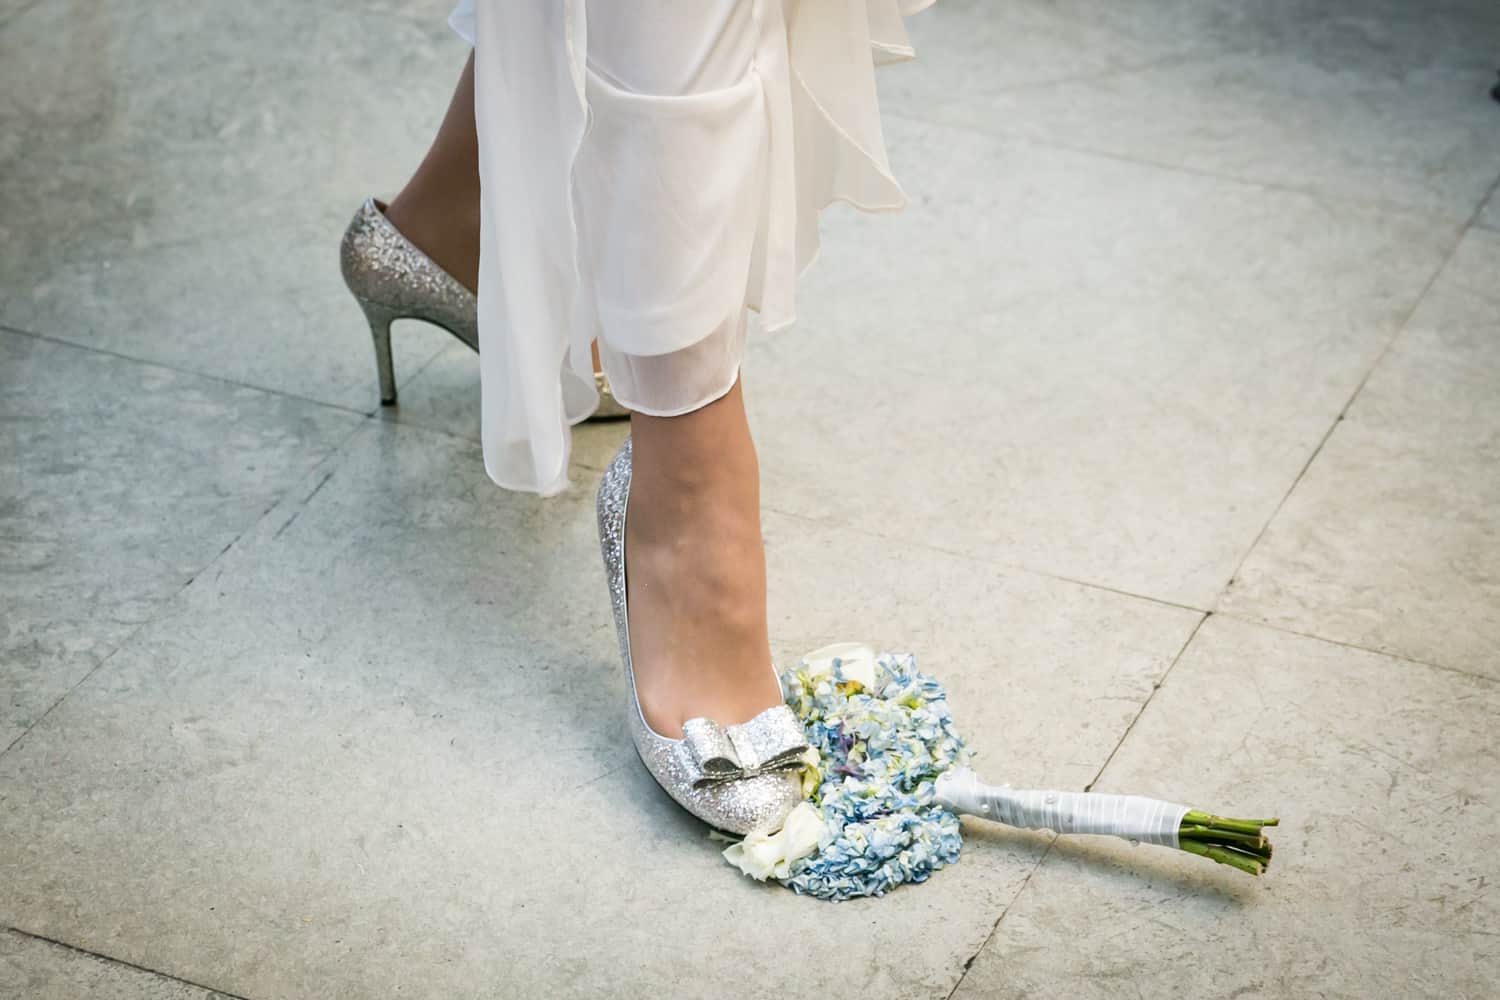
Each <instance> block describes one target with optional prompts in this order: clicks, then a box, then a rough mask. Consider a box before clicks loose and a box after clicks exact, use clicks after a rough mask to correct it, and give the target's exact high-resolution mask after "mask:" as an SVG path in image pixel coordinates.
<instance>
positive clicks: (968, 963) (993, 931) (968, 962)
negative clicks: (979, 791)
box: [948, 611, 1213, 1000]
mask: <svg viewBox="0 0 1500 1000" xmlns="http://www.w3.org/2000/svg"><path fill="white" fill-rule="evenodd" d="M1212 616H1213V612H1211V611H1205V612H1203V613H1202V617H1201V618H1199V619H1198V621H1197V623H1196V624H1194V625H1193V630H1192V631H1191V632H1189V633H1188V637H1187V638H1186V639H1185V640H1183V643H1182V646H1181V647H1180V648H1179V649H1178V650H1177V655H1176V656H1173V657H1172V662H1171V663H1169V664H1167V669H1166V670H1164V671H1162V675H1161V676H1160V677H1158V678H1157V679H1156V682H1155V683H1154V684H1153V685H1152V686H1151V693H1150V694H1148V695H1146V700H1145V701H1143V702H1141V707H1140V709H1139V710H1138V711H1137V712H1136V713H1135V716H1134V718H1132V719H1131V720H1130V722H1129V723H1128V724H1127V725H1126V726H1125V731H1124V732H1123V733H1121V734H1120V738H1119V740H1117V741H1116V742H1115V745H1114V748H1113V749H1112V750H1110V752H1109V756H1107V757H1105V758H1104V763H1103V764H1101V765H1099V770H1098V771H1096V772H1095V773H1094V778H1093V780H1092V781H1090V782H1089V783H1088V784H1087V785H1085V786H1084V788H1083V790H1084V791H1085V792H1087V791H1089V790H1091V789H1092V788H1093V787H1094V785H1096V784H1098V782H1099V779H1100V778H1101V777H1103V775H1104V771H1105V769H1106V768H1108V767H1109V762H1110V761H1112V760H1114V759H1115V754H1117V753H1119V751H1120V747H1122V746H1123V745H1124V744H1125V740H1126V739H1127V738H1129V736H1130V731H1131V730H1132V729H1134V728H1135V724H1136V723H1137V722H1139V721H1140V718H1141V716H1142V715H1144V714H1145V712H1146V708H1147V707H1148V706H1149V705H1150V704H1151V702H1152V700H1153V699H1154V698H1155V697H1156V692H1158V691H1160V690H1161V686H1162V685H1163V684H1165V683H1166V681H1167V677H1168V676H1169V675H1171V673H1172V670H1173V668H1174V667H1176V666H1177V664H1178V662H1179V661H1181V659H1182V657H1183V655H1184V654H1185V653H1187V651H1188V647H1189V646H1191V645H1192V644H1193V640H1194V639H1196V638H1197V637H1198V632H1199V630H1200V629H1202V628H1203V623H1204V622H1206V621H1208V619H1209V618H1211V617H1212ZM1056 844H1057V835H1056V834H1053V836H1052V839H1051V840H1050V841H1048V842H1047V849H1046V850H1044V851H1043V852H1042V856H1041V857H1040V858H1037V860H1036V864H1034V865H1032V866H1031V871H1029V872H1027V873H1026V877H1025V878H1023V879H1022V880H1021V886H1020V888H1018V889H1017V890H1016V894H1015V895H1014V896H1012V897H1011V900H1010V902H1009V903H1007V904H1006V905H1005V908H1004V909H1002V910H1001V911H1000V915H999V916H998V917H996V918H995V923H994V926H992V927H991V928H990V932H989V934H987V935H986V936H985V939H984V941H983V942H982V943H981V944H980V945H979V947H978V948H977V949H976V950H975V952H974V954H972V955H970V956H969V957H968V958H967V959H965V960H964V971H963V975H961V976H959V977H958V982H956V983H954V984H953V989H952V990H950V991H949V992H948V1000H953V995H954V994H955V993H957V992H958V989H959V987H960V986H962V985H963V982H964V980H965V979H966V978H968V975H969V970H970V969H971V968H972V967H973V965H974V962H975V960H976V959H978V958H979V956H980V955H981V954H982V953H983V952H984V949H986V948H988V947H989V945H990V942H991V941H993V940H994V939H995V935H997V934H999V933H1000V925H1001V924H1003V923H1004V922H1005V918H1006V915H1007V914H1009V913H1010V911H1011V907H1013V906H1015V905H1016V900H1018V899H1020V898H1021V894H1022V893H1023V892H1025V891H1026V888H1027V886H1029V885H1031V877H1032V876H1033V875H1035V874H1036V873H1037V871H1039V870H1040V869H1041V867H1042V865H1043V864H1045V863H1046V861H1047V858H1048V857H1050V856H1051V854H1052V848H1053V847H1054V846H1055V845H1056Z"/></svg>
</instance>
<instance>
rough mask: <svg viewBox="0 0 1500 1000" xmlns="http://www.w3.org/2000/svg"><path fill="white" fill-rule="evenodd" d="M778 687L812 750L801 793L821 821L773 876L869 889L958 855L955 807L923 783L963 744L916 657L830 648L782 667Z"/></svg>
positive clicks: (963, 759)
mask: <svg viewBox="0 0 1500 1000" xmlns="http://www.w3.org/2000/svg"><path fill="white" fill-rule="evenodd" d="M819 653H829V654H831V655H826V656H822V657H820V656H819ZM781 686H782V690H783V692H784V693H785V694H786V699H787V704H788V705H790V706H791V707H792V709H793V711H795V712H796V713H797V715H798V717H799V718H800V719H801V720H802V724H803V726H804V727H806V729H807V739H808V743H809V744H811V745H812V746H813V748H815V749H816V750H817V751H818V764H817V772H816V775H815V777H814V781H813V785H814V788H813V791H812V794H811V795H810V796H809V799H810V801H811V802H812V803H813V804H814V805H815V806H816V807H817V808H818V810H819V812H820V813H821V815H822V818H823V822H824V832H823V837H822V839H821V840H820V842H819V844H818V850H817V851H815V852H814V853H813V854H811V855H809V856H808V857H805V858H801V859H799V860H797V861H795V862H793V863H792V864H791V866H790V868H789V870H788V873H787V875H786V877H784V878H781V879H778V881H780V882H781V883H782V884H783V885H785V886H787V887H789V888H791V889H792V890H794V891H796V892H799V893H805V894H807V895H811V896H817V897H818V898H820V899H830V900H840V899H852V898H855V897H857V896H880V895H883V894H885V893H886V892H887V891H888V890H890V889H892V888H894V887H895V886H898V885H901V884H902V883H905V882H925V881H926V880H927V879H928V878H929V877H930V876H931V875H932V873H933V872H935V871H937V870H938V869H939V868H942V867H943V866H945V865H949V864H952V863H953V862H955V861H957V860H958V853H959V828H958V817H957V816H955V815H954V814H953V813H952V812H950V811H949V810H947V809H945V808H943V807H941V806H939V805H937V804H935V802H934V801H933V782H934V781H935V780H936V778H937V776H938V775H939V774H942V773H943V772H944V771H946V770H948V769H949V768H952V767H956V766H958V765H960V764H967V763H968V762H969V758H970V756H971V754H970V751H969V750H968V749H967V747H966V746H965V745H964V741H963V738H962V737H960V736H959V735H958V733H957V732H956V731H955V730H954V728H953V720H952V718H951V716H950V715H949V714H948V700H947V694H946V693H945V692H944V691H943V686H942V685H941V684H939V683H938V682H937V681H936V680H935V679H934V678H932V677H928V676H927V675H926V674H923V673H921V672H919V671H918V670H917V664H916V658H915V657H913V656H910V655H905V654H892V653H881V654H880V655H879V656H875V655H874V653H873V651H871V650H870V649H869V648H868V647H861V646H855V645H847V644H846V645H840V646H838V647H829V648H828V650H820V651H818V652H817V653H809V654H808V655H807V656H806V657H804V658H803V659H802V661H801V662H800V663H798V664H797V665H796V666H794V667H791V668H790V669H788V670H786V671H783V672H782V674H781Z"/></svg>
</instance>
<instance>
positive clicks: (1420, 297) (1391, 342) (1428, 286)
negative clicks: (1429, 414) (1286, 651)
mask: <svg viewBox="0 0 1500 1000" xmlns="http://www.w3.org/2000/svg"><path fill="white" fill-rule="evenodd" d="M1497 188H1500V178H1496V180H1494V181H1492V182H1491V183H1490V186H1489V190H1487V191H1485V193H1484V194H1483V195H1481V196H1480V198H1479V203H1478V204H1477V205H1476V206H1475V207H1474V210H1473V211H1472V212H1471V213H1470V214H1469V218H1468V221H1466V222H1465V223H1464V224H1463V225H1462V226H1460V227H1459V229H1458V232H1457V234H1456V235H1455V236H1454V237H1453V241H1452V243H1451V244H1450V245H1449V247H1448V251H1447V253H1445V254H1443V258H1442V260H1441V261H1439V262H1438V266H1437V267H1436V268H1435V269H1434V270H1433V272H1432V274H1431V275H1429V276H1428V278H1427V281H1426V282H1425V283H1424V284H1423V285H1422V288H1421V290H1420V291H1419V292H1418V293H1417V295H1416V297H1415V298H1414V299H1413V300H1412V304H1411V307H1410V308H1409V309H1407V310H1406V314H1405V315H1404V316H1403V317H1402V318H1401V322H1400V323H1398V324H1396V330H1395V332H1394V333H1392V334H1391V335H1390V336H1389V337H1388V338H1386V342H1385V345H1384V346H1382V347H1381V349H1380V351H1379V353H1378V354H1376V355H1375V359H1374V360H1373V361H1372V362H1370V365H1369V367H1367V368H1366V369H1365V373H1364V375H1363V376H1361V377H1360V380H1359V382H1358V384H1356V385H1355V387H1354V391H1353V392H1351V393H1350V394H1349V398H1348V399H1347V400H1345V401H1344V405H1343V406H1342V407H1341V408H1340V409H1339V412H1338V413H1337V414H1336V415H1335V416H1334V418H1333V420H1332V422H1330V423H1329V425H1328V429H1327V430H1325V431H1324V432H1323V436H1322V437H1321V438H1319V439H1318V443H1317V445H1315V446H1314V447H1313V450H1312V453H1311V454H1309V455H1308V456H1307V461H1305V462H1303V463H1302V468H1301V469H1299V470H1298V471H1297V475H1296V476H1294V477H1293V478H1292V482H1291V485H1290V486H1288V487H1287V489H1286V492H1285V493H1283V494H1282V496H1281V499H1280V500H1279V501H1277V503H1276V506H1275V507H1274V508H1273V509H1272V511H1271V514H1270V516H1269V517H1267V518H1266V521H1265V523H1264V524H1263V525H1261V528H1260V531H1258V532H1256V535H1255V538H1254V539H1253V540H1252V541H1251V542H1250V545H1249V547H1248V548H1246V549H1245V553H1244V555H1242V556H1240V558H1239V561H1238V562H1236V563H1235V565H1234V572H1232V573H1230V574H1229V579H1228V581H1226V582H1225V584H1224V586H1223V588H1222V589H1220V591H1219V594H1218V596H1217V597H1216V598H1215V599H1214V609H1215V610H1217V609H1218V607H1219V606H1220V605H1221V604H1223V602H1224V597H1225V595H1226V594H1227V593H1228V592H1229V588H1230V587H1231V586H1233V585H1234V581H1235V579H1236V578H1237V577H1238V576H1239V575H1240V573H1241V571H1243V570H1244V568H1245V564H1246V563H1247V562H1249V561H1250V556H1251V555H1252V554H1253V553H1254V552H1255V549H1256V547H1257V546H1259V545H1260V543H1261V540H1262V539H1263V538H1265V536H1266V532H1268V531H1270V530H1271V525H1272V524H1274V523H1275V521H1276V518H1277V517H1278V516H1280V514H1281V511H1282V509H1283V508H1284V507H1286V504H1287V501H1288V500H1290V499H1291V498H1292V494H1293V493H1295V492H1296V490H1297V486H1298V485H1299V484H1300V483H1301V482H1302V479H1303V477H1304V476H1306V475H1307V472H1308V470H1309V469H1311V468H1312V466H1313V463H1314V462H1316V461H1317V460H1318V456H1319V455H1321V454H1322V453H1323V448H1324V446H1325V445H1327V444H1328V442H1329V440H1330V439H1331V438H1332V437H1333V432H1334V431H1336V430H1338V426H1339V424H1341V423H1343V422H1344V418H1345V416H1347V415H1348V413H1349V410H1350V408H1351V407H1353V406H1354V401H1355V400H1356V399H1358V398H1359V394H1360V393H1361V392H1363V391H1364V388H1365V386H1366V385H1367V384H1368V383H1369V381H1370V377H1371V376H1372V375H1374V374H1375V371H1376V370H1377V369H1378V368H1379V367H1380V365H1381V362H1383V361H1384V360H1385V359H1386V356H1387V355H1389V354H1390V352H1391V348H1393V347H1395V346H1396V342H1397V341H1399V340H1400V339H1401V336H1402V335H1403V334H1404V333H1406V331H1407V329H1408V328H1409V327H1410V326H1411V321H1412V317H1413V316H1415V315H1416V314H1417V310H1418V309H1419V308H1420V307H1421V305H1422V303H1423V302H1424V301H1425V300H1426V298H1427V296H1428V294H1429V293H1431V291H1432V288H1433V286H1434V285H1436V284H1437V281H1438V278H1439V277H1441V276H1442V273H1443V271H1445V270H1447V267H1448V264H1449V262H1450V261H1452V260H1453V256H1454V254H1456V253H1457V252H1458V248H1459V245H1460V244H1462V243H1463V239H1464V236H1465V234H1467V233H1468V231H1469V229H1470V228H1471V227H1472V226H1473V225H1474V222H1475V220H1476V219H1478V218H1479V213H1480V212H1482V211H1483V210H1484V206H1485V203H1486V202H1488V201H1489V199H1490V198H1491V197H1492V196H1493V195H1494V193H1495V191H1496V189H1497Z"/></svg>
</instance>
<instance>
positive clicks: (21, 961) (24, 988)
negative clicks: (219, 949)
mask: <svg viewBox="0 0 1500 1000" xmlns="http://www.w3.org/2000/svg"><path fill="white" fill-rule="evenodd" d="M0 996H4V997H13V998H15V1000H80V998H85V997H86V998H87V1000H227V998H224V994H222V993H215V992H213V991H212V990H205V989H201V988H199V987H197V986H190V985H188V984H187V983H183V982H179V981H177V980H175V979H168V978H167V977H165V976H159V975H156V974H155V973H152V972H146V971H145V970H143V969H133V968H131V967H130V966H128V965H121V964H120V963H118V962H111V961H109V960H107V959H103V958H98V957H96V956H94V955H89V954H85V953H83V952H81V951H76V950H74V949H72V948H65V947H63V946H62V945H59V944H53V943H52V942H50V941H43V940H41V939H40V938H34V937H28V936H26V935H24V934H17V933H16V932H14V931H7V930H0Z"/></svg>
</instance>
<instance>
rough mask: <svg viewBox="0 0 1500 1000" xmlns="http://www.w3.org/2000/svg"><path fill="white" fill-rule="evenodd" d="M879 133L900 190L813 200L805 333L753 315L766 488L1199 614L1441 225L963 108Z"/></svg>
mask: <svg viewBox="0 0 1500 1000" xmlns="http://www.w3.org/2000/svg"><path fill="white" fill-rule="evenodd" d="M888 139H889V141H890V143H891V145H892V147H893V148H892V158H893V161H894V163H895V166H896V169H897V172H898V173H899V175H900V176H901V178H902V180H903V182H904V183H905V184H906V186H907V189H908V190H909V192H910V193H911V194H912V198H913V201H912V204H911V205H910V206H909V207H908V209H907V211H906V212H904V213H903V214H901V215H898V216H860V215H857V214H855V213H853V212H851V211H848V210H846V209H845V207H844V206H838V207H836V208H834V209H830V210H829V212H828V213H827V214H826V220H827V225H826V226H825V239H824V254H823V257H822V258H821V259H820V260H819V262H818V263H817V264H816V266H815V267H814V268H813V270H812V271H811V272H810V273H809V275H808V278H807V280H806V281H805V282H804V284H803V287H802V291H801V294H800V296H799V302H798V306H799V310H800V314H801V315H800V321H799V324H798V326H796V327H794V328H793V329H791V330H788V331H786V332H784V333H780V334H777V335H775V336H772V337H755V336H754V333H753V332H752V340H751V343H750V346H749V356H748V358H747V361H746V372H747V375H746V382H745V386H746V389H745V391H746V399H747V401H748V405H749V406H750V408H751V410H752V417H753V419H754V423H755V430H756V432H757V435H758V441H759V443H760V446H761V450H762V472H763V475H764V478H765V502H766V503H767V504H768V505H770V506H771V507H773V508H776V509H782V510H787V511H791V512H794V513H798V514H801V515H804V516H807V517H813V518H819V519H826V520H830V521H832V522H834V523H840V522H842V521H845V520H848V521H851V522H852V523H854V524H856V525H857V526H859V527H861V528H863V529H866V530H871V531H876V532H879V533H881V534H884V535H887V536H888V537H893V538H903V539H905V538H910V539H916V540H921V541H923V542H927V543H930V544H933V545H937V546H940V547H942V548H945V549H948V550H950V551H955V552H964V553H971V554H982V555H984V556H987V557H991V558H994V559H997V560H999V561H1002V562H1005V563H1010V564H1016V565H1022V566H1026V567H1029V568H1032V569H1037V570H1040V571H1043V572H1048V573H1053V574H1058V575H1061V576H1065V577H1069V578H1074V579H1081V580H1086V581H1089V582H1093V583H1098V584H1102V585H1105V586H1109V587H1115V588H1119V589H1123V590H1126V591H1129V592H1132V593H1138V594H1143V595H1146V596H1150V597H1155V598H1161V599H1165V600H1171V601H1177V602H1182V603H1186V604H1190V605H1195V606H1199V607H1204V606H1207V605H1208V604H1209V603H1210V602H1211V601H1213V599H1214V598H1215V596H1216V595H1217V594H1218V593H1219V591H1220V590H1221V589H1222V588H1223V586H1224V585H1225V584H1226V583H1227V582H1228V580H1229V577H1230V575H1231V574H1232V571H1233V569H1234V567H1235V565H1237V564H1238V562H1239V561H1240V560H1241V559H1242V558H1243V557H1244V554H1245V552H1246V551H1248V549H1249V547H1250V544H1251V543H1252V542H1253V541H1254V539H1255V537H1256V535H1257V534H1258V533H1259V532H1260V530H1261V529H1262V527H1263V526H1264V525H1265V523H1266V521H1267V519H1269V517H1270V516H1271V514H1272V512H1273V511H1274V510H1275V508H1276V505H1277V503H1279V502H1280V500H1281V498H1282V497H1283V496H1284V495H1285V493H1286V490H1287V488H1288V487H1289V486H1290V485H1291V483H1292V482H1293V481H1294V480H1295V478H1296V475H1297V473H1298V472H1299V471H1300V469H1301V468H1302V466H1303V465H1304V463H1305V462H1306V461H1307V459H1308V457H1309V456H1310V455H1311V454H1312V453H1313V450H1314V448H1315V447H1316V446H1317V443H1318V441H1319V440H1320V439H1321V438H1322V436H1323V435H1324V433H1325V432H1326V430H1327V428H1328V426H1329V424H1330V422H1331V421H1332V420H1333V419H1334V418H1335V416H1336V415H1337V414H1338V412H1339V410H1340V408H1341V407H1342V406H1343V405H1344V404H1345V402H1346V401H1347V400H1348V398H1349V396H1350V394H1351V393H1352V392H1353V391H1354V389H1355V387H1356V386H1357V385H1358V384H1359V380H1360V379H1361V378H1362V377H1363V376H1364V374H1365V372H1366V371H1368V369H1369V367H1370V365H1371V364H1373V363H1374V361H1375V359H1376V357H1377V356H1378V354H1379V352H1380V351H1381V349H1382V348H1383V347H1384V345H1385V344H1386V343H1387V342H1389V340H1390V339H1391V337H1393V336H1394V334H1395V333H1396V331H1397V330H1398V329H1399V327H1400V323H1401V321H1402V320H1403V319H1404V318H1405V317H1406V316H1407V315H1408V314H1409V312H1410V310H1411V308H1412V306H1413V305H1414V304H1415V303H1416V301H1417V299H1418V297H1419V296H1420V294H1421V290H1422V288H1423V287H1424V285H1425V284H1426V283H1427V282H1428V281H1429V280H1430V278H1431V276H1432V275H1433V274H1434V273H1435V272H1436V271H1437V269H1438V268H1439V266H1440V265H1441V263H1442V260H1443V256H1444V254H1446V253H1447V251H1448V250H1449V249H1450V248H1451V246H1452V243H1453V241H1454V239H1455V238H1456V233H1457V227H1456V226H1454V225H1450V224H1447V223H1441V222H1435V221H1433V220H1431V219H1429V218H1427V217H1425V216H1422V215H1413V214H1409V213H1395V212H1384V211H1377V210H1372V209H1368V208H1364V207H1360V206H1353V205H1350V204H1348V203H1338V204H1331V203H1323V202H1320V201H1319V200H1318V199H1316V198H1313V197H1311V196H1308V195H1303V194H1297V193H1290V192H1273V191H1267V190H1264V189H1261V188H1257V187H1253V186H1248V185H1243V184H1236V183H1230V182H1226V181H1221V180H1217V179H1214V178H1206V177H1197V176H1188V175H1184V174H1182V173H1178V172H1173V171H1167V170H1161V169H1159V168H1155V167H1150V166H1142V165H1137V164H1129V163H1122V162H1119V161H1115V160H1106V159H1101V158H1099V157H1095V156H1085V155H1080V154H1075V153H1070V152H1065V151H1058V150H1048V149H1041V148H1036V147H1029V146H1026V145H1024V144H1018V143H1014V142H1009V141H1006V140H1001V139H996V138H992V137H986V136H982V135H977V134H975V133H972V132H964V131H960V130H956V129H948V128H943V127H936V126H926V125H920V124H913V123H910V122H894V123H892V125H891V127H890V128H889V129H888ZM935 149H941V150H942V155H941V156H933V155H930V153H929V151H930V150H935ZM1270 248H1274V251H1273V250H1271V249H1270Z"/></svg>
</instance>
